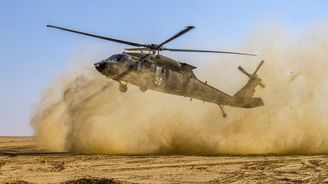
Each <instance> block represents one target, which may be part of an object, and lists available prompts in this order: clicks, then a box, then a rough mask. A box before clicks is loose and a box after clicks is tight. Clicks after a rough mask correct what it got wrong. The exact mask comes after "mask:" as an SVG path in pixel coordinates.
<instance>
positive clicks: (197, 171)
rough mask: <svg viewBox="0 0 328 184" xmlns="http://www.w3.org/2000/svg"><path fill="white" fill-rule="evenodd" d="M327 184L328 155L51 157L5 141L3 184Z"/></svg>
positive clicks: (30, 143) (0, 146)
mask: <svg viewBox="0 0 328 184" xmlns="http://www.w3.org/2000/svg"><path fill="white" fill-rule="evenodd" d="M92 182H93V183H97V182H98V183H303V182H307V183H322V182H327V183H328V155H209V156H205V155H111V154H80V153H67V152H49V151H46V150H40V149H37V148H36V146H35V143H34V140H33V137H0V183H92Z"/></svg>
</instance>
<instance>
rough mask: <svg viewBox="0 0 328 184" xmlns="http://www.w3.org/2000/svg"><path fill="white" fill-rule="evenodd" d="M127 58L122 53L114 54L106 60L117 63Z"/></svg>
mask: <svg viewBox="0 0 328 184" xmlns="http://www.w3.org/2000/svg"><path fill="white" fill-rule="evenodd" d="M127 60H128V57H127V56H126V55H124V54H115V55H112V56H111V57H109V58H108V59H107V61H108V62H110V61H114V62H118V63H124V62H126V61H127Z"/></svg>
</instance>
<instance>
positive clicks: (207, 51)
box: [162, 48, 256, 56]
mask: <svg viewBox="0 0 328 184" xmlns="http://www.w3.org/2000/svg"><path fill="white" fill-rule="evenodd" d="M162 50H163V51H164V50H167V51H173V52H204V53H219V54H238V55H247V56H256V55H255V54H248V53H241V52H227V51H215V50H194V49H169V48H162Z"/></svg>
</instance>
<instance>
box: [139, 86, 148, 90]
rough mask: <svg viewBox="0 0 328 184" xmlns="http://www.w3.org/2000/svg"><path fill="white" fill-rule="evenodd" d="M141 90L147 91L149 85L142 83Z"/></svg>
mask: <svg viewBox="0 0 328 184" xmlns="http://www.w3.org/2000/svg"><path fill="white" fill-rule="evenodd" d="M139 90H140V91H141V92H145V91H147V86H146V85H140V86H139Z"/></svg>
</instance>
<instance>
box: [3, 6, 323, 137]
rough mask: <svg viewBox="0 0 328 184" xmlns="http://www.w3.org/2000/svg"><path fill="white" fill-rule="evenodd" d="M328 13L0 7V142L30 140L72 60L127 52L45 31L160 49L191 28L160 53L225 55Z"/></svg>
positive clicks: (310, 9) (319, 9) (315, 9)
mask: <svg viewBox="0 0 328 184" xmlns="http://www.w3.org/2000/svg"><path fill="white" fill-rule="evenodd" d="M327 10H328V1H324V0H321V1H320V0H308V1H305V0H289V1H285V0H271V1H270V0H268V1H262V0H248V1H244V0H213V1H211V0H202V1H189V0H179V1H177V0H165V1H159V0H157V1H156V0H155V1H154V0H152V1H151V0H149V1H148V0H138V1H135V0H120V1H118V0H117V1H114V0H103V1H98V0H94V1H86V0H79V1H78V0H70V1H67V0H56V1H54V0H53V1H50V0H48V1H44V0H34V1H20V0H10V1H9V0H1V1H0V33H1V34H0V64H1V67H0V82H1V90H0V135H33V129H32V127H31V125H30V118H31V113H32V112H33V109H34V107H35V106H36V104H37V102H38V101H39V100H40V97H41V95H42V92H43V91H44V90H45V89H46V88H47V86H48V85H49V83H50V82H52V81H54V80H55V79H56V77H58V75H60V74H61V73H62V72H63V71H64V70H65V68H67V66H68V65H69V64H70V63H71V61H72V60H74V59H75V58H81V57H86V58H87V59H89V60H90V64H91V63H94V62H97V61H98V60H100V59H102V58H104V57H109V56H110V55H112V54H114V53H115V52H120V51H121V50H122V49H123V48H126V46H124V45H120V44H117V43H110V42H106V41H103V40H97V39H94V38H88V37H84V36H80V35H74V34H72V33H67V32H63V31H59V30H54V29H50V28H47V27H46V25H47V24H53V25H58V26H63V27H67V28H72V29H76V30H80V31H84V32H90V33H94V34H100V35H104V36H111V37H114V38H118V39H124V40H129V41H134V42H139V43H160V42H161V41H163V40H165V39H166V38H168V37H170V36H171V35H172V34H174V33H176V32H178V31H179V30H181V29H183V28H184V27H185V26H187V25H193V26H196V29H194V30H193V31H192V32H190V33H188V34H186V35H184V36H183V37H181V38H179V39H177V40H175V41H174V42H172V43H169V44H168V45H167V46H171V47H176V48H193V49H218V50H225V49H226V48H233V47H234V46H235V45H238V43H240V42H242V41H243V40H245V39H246V38H247V36H249V34H251V33H252V32H253V31H255V30H256V29H257V28H259V27H260V26H272V25H287V26H288V27H290V28H291V29H293V30H299V31H302V30H306V29H307V28H308V27H310V26H311V25H314V24H316V23H319V22H322V21H326V22H327V20H328V11H327ZM205 43H206V45H205ZM200 44H201V45H200ZM85 53H89V54H85ZM170 56H175V55H174V54H171V55H170ZM179 56H181V54H179ZM184 58H185V59H186V58H188V57H187V56H185V57H184ZM90 67H93V66H92V65H91V66H90Z"/></svg>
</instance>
